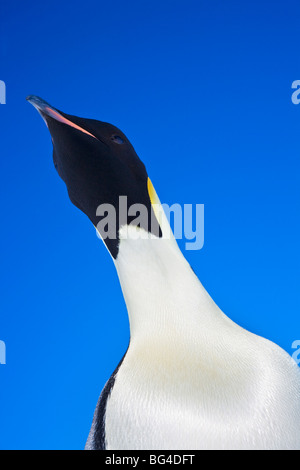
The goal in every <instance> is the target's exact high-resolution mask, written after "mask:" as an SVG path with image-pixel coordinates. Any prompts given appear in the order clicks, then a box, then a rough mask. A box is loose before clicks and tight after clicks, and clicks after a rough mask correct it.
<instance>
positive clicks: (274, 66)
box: [0, 0, 300, 449]
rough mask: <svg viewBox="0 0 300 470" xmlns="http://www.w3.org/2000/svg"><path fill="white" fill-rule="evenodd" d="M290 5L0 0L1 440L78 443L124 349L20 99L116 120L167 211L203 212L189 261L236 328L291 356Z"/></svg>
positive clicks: (111, 286)
mask: <svg viewBox="0 0 300 470" xmlns="http://www.w3.org/2000/svg"><path fill="white" fill-rule="evenodd" d="M299 13H300V5H299V2H298V1H296V0H291V1H290V0H289V1H278V2H271V1H266V0H260V1H251V2H250V1H248V0H246V1H243V2H238V1H233V0H228V1H226V2H224V1H223V0H206V1H201V0H200V1H199V0H197V1H192V0H185V1H179V0H172V1H169V0H160V1H157V0H151V1H131V0H128V1H126V2H125V1H120V0H116V1H114V2H104V1H91V0H86V1H85V2H78V3H77V2H69V1H63V2H58V1H55V0H54V1H52V2H42V3H41V2H34V1H31V2H30V1H29V2H26V3H25V2H18V3H17V4H8V2H6V4H5V5H3V6H1V18H0V64H1V66H0V80H4V81H5V83H6V87H7V104H6V105H0V149H1V159H0V172H1V188H0V191H1V201H2V204H1V221H2V225H1V227H2V229H1V268H2V269H1V289H2V292H1V300H0V312H1V313H0V340H2V341H5V343H6V347H7V365H5V366H3V365H0V448H2V449H15V448H17V449H66V448H67V449H80V448H83V447H84V444H85V440H86V438H87V435H88V432H89V428H90V425H91V420H92V416H93V412H94V408H95V405H96V403H97V400H98V396H99V394H100V392H101V390H102V387H103V386H104V384H105V382H106V380H107V379H108V378H109V376H110V374H111V373H112V372H113V370H114V368H115V366H116V365H117V364H118V362H119V360H120V358H121V357H122V355H123V353H124V352H125V350H126V347H127V344H128V339H129V329H128V320H127V314H126V309H125V305H124V301H123V298H122V294H121V291H120V288H119V284H118V279H117V275H116V273H115V269H114V266H113V263H112V262H111V259H110V257H109V255H108V253H107V252H106V250H105V248H104V247H103V246H102V242H100V241H99V240H98V238H97V237H96V236H95V230H94V229H93V227H92V225H91V224H90V223H89V221H88V219H87V218H86V217H85V216H84V215H83V214H82V213H81V212H79V211H78V210H77V209H76V208H75V207H74V206H72V204H71V203H70V201H69V199H68V197H67V193H66V189H65V187H64V184H63V182H62V181H61V180H60V179H59V178H58V176H57V174H56V173H55V170H54V168H53V164H52V148H51V140H50V137H49V134H48V131H47V129H46V126H45V125H44V124H43V122H42V120H41V119H40V117H39V116H38V114H37V113H36V111H35V110H34V109H33V108H32V107H31V106H30V105H29V104H28V103H27V102H26V100H25V98H26V96H27V95H29V94H36V95H39V96H41V97H42V98H44V99H46V100H47V101H49V102H50V103H51V104H53V105H54V106H55V107H57V108H59V109H61V110H63V111H65V112H67V113H69V114H76V115H79V116H82V117H89V118H95V119H99V120H103V121H108V122H111V123H113V124H115V125H117V126H118V127H120V128H121V129H122V130H123V131H124V132H125V133H126V134H127V136H128V137H129V138H130V140H131V142H132V143H133V145H134V146H135V149H136V151H137V153H138V154H139V156H140V158H141V159H142V160H143V161H144V162H145V164H146V166H147V169H148V173H149V176H150V177H151V179H152V181H153V183H154V185H155V187H156V190H157V192H158V194H159V196H160V199H161V200H162V202H166V203H169V204H173V203H175V202H177V203H182V204H184V203H193V204H196V203H198V204H205V245H204V248H203V249H202V250H201V251H197V252H192V251H189V252H187V253H186V257H187V259H188V260H189V262H190V263H191V265H192V266H193V268H194V270H195V271H196V273H197V274H198V276H199V278H200V280H201V282H202V283H203V284H204V286H205V287H206V289H207V290H208V292H209V293H210V294H211V296H212V297H213V298H214V300H215V301H216V302H217V303H218V305H219V306H220V307H221V308H222V310H223V311H224V312H225V313H226V314H227V315H228V316H230V318H232V319H233V320H234V321H236V322H237V323H239V324H240V325H242V326H243V327H246V328H247V329H249V330H251V331H253V332H254V333H257V334H260V335H262V336H265V337H267V338H269V339H271V340H273V341H275V342H276V343H278V344H279V345H280V346H282V347H283V348H284V349H286V350H287V351H288V352H289V353H290V354H292V353H293V351H292V349H291V344H292V342H293V341H295V340H297V339H298V340H299V339H300V296H299V280H300V273H299V265H300V251H299V239H300V222H299V212H300V195H299V175H300V173H299V171H300V139H299V136H300V105H299V106H295V105H294V104H292V101H291V95H292V89H291V85H292V82H293V81H294V80H299V79H300V61H299V41H300V29H299V18H300V16H299ZM180 246H181V247H182V248H184V243H183V242H180Z"/></svg>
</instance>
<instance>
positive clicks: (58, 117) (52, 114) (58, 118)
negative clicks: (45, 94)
mask: <svg viewBox="0 0 300 470" xmlns="http://www.w3.org/2000/svg"><path fill="white" fill-rule="evenodd" d="M44 112H46V114H47V115H48V116H50V117H52V118H53V119H55V120H56V121H59V122H62V123H63V124H67V125H68V126H70V127H73V128H74V129H77V130H78V131H80V132H83V133H84V134H87V135H90V136H91V137H94V139H97V137H95V136H94V135H93V134H91V133H90V132H88V131H86V130H85V129H82V127H80V126H77V124H74V122H72V121H69V119H66V118H65V117H63V116H62V115H61V114H59V113H58V112H57V111H54V109H51V108H49V107H48V106H46V107H45V111H44Z"/></svg>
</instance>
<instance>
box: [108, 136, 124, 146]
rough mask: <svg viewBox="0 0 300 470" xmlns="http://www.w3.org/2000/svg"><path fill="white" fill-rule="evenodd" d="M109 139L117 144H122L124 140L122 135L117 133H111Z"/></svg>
mask: <svg viewBox="0 0 300 470" xmlns="http://www.w3.org/2000/svg"><path fill="white" fill-rule="evenodd" d="M111 140H112V141H113V142H115V143H116V144H119V145H121V144H124V140H123V139H122V137H120V136H119V135H113V136H112V137H111Z"/></svg>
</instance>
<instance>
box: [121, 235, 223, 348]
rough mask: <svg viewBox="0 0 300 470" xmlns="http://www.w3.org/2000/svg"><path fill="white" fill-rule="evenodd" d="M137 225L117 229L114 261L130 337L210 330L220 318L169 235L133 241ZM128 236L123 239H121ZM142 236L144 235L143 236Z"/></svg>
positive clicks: (213, 304) (135, 237) (217, 310)
mask: <svg viewBox="0 0 300 470" xmlns="http://www.w3.org/2000/svg"><path fill="white" fill-rule="evenodd" d="M138 230H139V229H137V228H136V227H126V230H123V229H121V231H120V246H119V254H118V257H117V260H116V261H115V265H116V269H117V272H118V276H119V280H120V284H121V287H122V291H123V295H124V298H125V302H126V305H127V309H128V315H129V323H130V335H131V339H134V338H135V337H136V336H137V335H139V336H140V337H141V336H143V337H147V338H149V337H151V332H152V333H153V335H155V336H156V338H157V335H159V333H162V336H163V335H164V332H166V330H167V331H168V332H170V331H177V332H180V335H181V336H183V333H184V331H185V330H186V329H191V328H197V327H199V328H202V329H203V328H205V327H206V329H207V328H209V327H211V325H212V321H213V319H214V318H216V317H217V316H218V315H219V309H218V307H217V306H216V305H215V303H214V302H213V301H212V299H211V298H210V296H209V295H208V293H207V292H206V290H205V289H204V287H203V286H202V284H201V283H200V281H199V280H198V278H197V276H196V275H195V274H194V272H193V270H192V268H191V266H190V265H189V263H188V262H187V261H186V259H185V258H184V256H183V254H182V253H181V251H180V249H179V247H178V245H177V242H176V240H175V239H174V238H173V237H171V238H170V237H168V238H160V239H159V238H156V237H153V236H151V235H149V234H148V235H149V236H148V237H139V238H137V236H136V235H137V231H138ZM125 232H126V235H125ZM145 233H146V232H145Z"/></svg>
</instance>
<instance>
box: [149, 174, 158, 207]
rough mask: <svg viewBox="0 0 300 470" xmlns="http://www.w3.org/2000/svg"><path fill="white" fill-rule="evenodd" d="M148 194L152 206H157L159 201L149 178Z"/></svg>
mask: <svg viewBox="0 0 300 470" xmlns="http://www.w3.org/2000/svg"><path fill="white" fill-rule="evenodd" d="M148 194H149V197H150V201H151V204H152V205H155V204H159V199H158V197H157V194H156V191H155V189H154V186H153V184H152V181H151V180H150V178H148Z"/></svg>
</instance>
